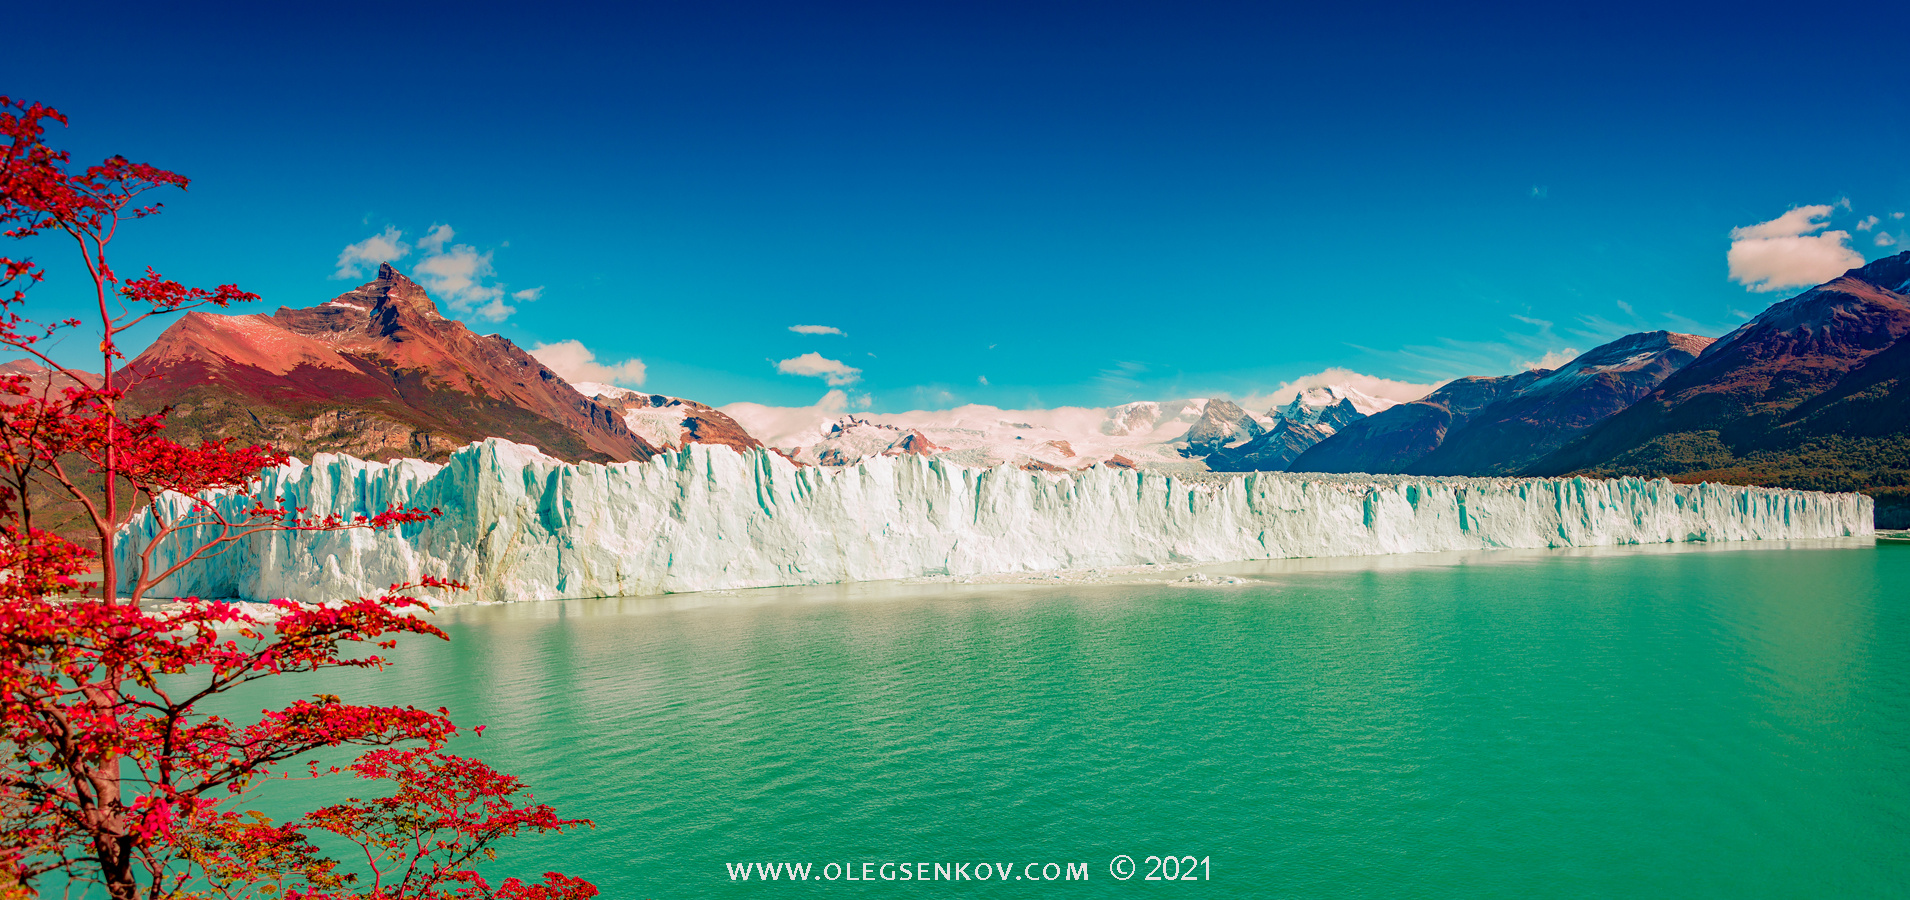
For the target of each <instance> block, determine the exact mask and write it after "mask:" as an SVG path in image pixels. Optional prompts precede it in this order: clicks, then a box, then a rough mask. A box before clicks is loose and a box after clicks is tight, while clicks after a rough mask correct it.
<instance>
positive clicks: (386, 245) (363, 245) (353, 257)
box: [332, 225, 411, 279]
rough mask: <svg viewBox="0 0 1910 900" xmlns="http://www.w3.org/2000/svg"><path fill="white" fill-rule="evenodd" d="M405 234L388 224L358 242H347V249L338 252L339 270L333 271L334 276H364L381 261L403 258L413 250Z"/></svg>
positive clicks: (342, 277)
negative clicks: (383, 228) (378, 231)
mask: <svg viewBox="0 0 1910 900" xmlns="http://www.w3.org/2000/svg"><path fill="white" fill-rule="evenodd" d="M404 236H405V233H404V232H402V231H399V230H398V229H396V228H393V227H392V226H390V225H386V226H385V230H384V231H383V232H381V233H379V234H374V235H372V236H371V237H368V238H365V239H364V240H362V241H359V242H358V243H356V244H346V245H345V249H343V250H341V251H339V253H338V271H337V272H334V273H332V277H333V278H337V279H346V278H363V277H365V276H366V275H367V274H368V272H367V270H369V269H371V268H372V267H375V266H377V265H378V264H379V263H388V262H391V261H392V260H394V259H403V258H404V257H405V254H407V253H410V252H411V247H410V246H409V245H407V244H406V243H405V242H404Z"/></svg>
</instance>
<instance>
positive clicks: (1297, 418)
mask: <svg viewBox="0 0 1910 900" xmlns="http://www.w3.org/2000/svg"><path fill="white" fill-rule="evenodd" d="M1396 405H1397V402H1396V401H1393V400H1386V399H1382V398H1379V397H1374V396H1371V395H1369V394H1366V393H1363V392H1361V391H1359V390H1358V389H1355V388H1352V387H1349V386H1346V385H1329V386H1325V387H1312V388H1307V389H1305V390H1302V391H1301V392H1300V393H1298V394H1296V395H1294V398H1293V400H1291V401H1290V402H1288V403H1287V404H1286V405H1284V406H1278V407H1275V408H1273V409H1271V410H1268V411H1267V415H1266V417H1265V419H1264V422H1265V424H1264V425H1261V427H1260V430H1259V433H1258V434H1255V435H1253V436H1252V437H1250V438H1248V439H1246V440H1243V441H1234V442H1227V443H1224V444H1222V445H1221V446H1218V447H1213V448H1212V449H1210V450H1209V451H1208V452H1207V454H1206V460H1205V461H1206V463H1207V467H1208V468H1210V469H1213V470H1214V471H1216V472H1283V471H1286V468H1287V466H1289V465H1292V464H1293V461H1294V460H1295V459H1298V458H1299V456H1300V454H1302V453H1305V452H1306V451H1307V449H1308V448H1310V447H1312V446H1313V445H1314V444H1317V443H1319V442H1321V441H1323V440H1326V439H1327V438H1330V437H1332V436H1333V435H1334V434H1335V433H1337V432H1338V431H1339V430H1340V429H1342V428H1345V427H1346V426H1348V425H1351V424H1353V423H1354V422H1357V421H1359V420H1360V419H1364V418H1366V417H1367V416H1370V415H1373V414H1374V413H1377V412H1382V411H1384V410H1386V409H1388V408H1390V407H1392V406H1396ZM1254 424H1256V425H1260V421H1256V422H1255V423H1254ZM1243 430H1246V429H1244V428H1243ZM1191 443H1192V442H1191V441H1190V445H1191Z"/></svg>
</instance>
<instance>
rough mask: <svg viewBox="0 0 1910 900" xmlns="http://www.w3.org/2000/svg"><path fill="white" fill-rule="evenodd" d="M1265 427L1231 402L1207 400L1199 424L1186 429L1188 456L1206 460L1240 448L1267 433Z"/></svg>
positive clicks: (1184, 451) (1185, 452)
mask: <svg viewBox="0 0 1910 900" xmlns="http://www.w3.org/2000/svg"><path fill="white" fill-rule="evenodd" d="M1266 430H1267V427H1266V426H1265V425H1264V424H1262V423H1261V422H1260V420H1258V419H1256V418H1254V417H1253V416H1252V415H1250V414H1248V412H1247V411H1246V410H1244V409H1241V408H1240V404H1238V403H1234V402H1233V401H1231V400H1218V399H1216V400H1209V401H1207V405H1206V406H1205V407H1203V408H1202V409H1201V412H1200V421H1198V422H1195V423H1194V427H1192V428H1189V429H1187V436H1186V437H1185V438H1184V440H1185V441H1186V442H1187V449H1185V450H1183V451H1181V452H1182V453H1183V454H1185V455H1187V456H1208V455H1211V454H1213V453H1214V452H1215V451H1218V450H1222V449H1225V448H1226V447H1228V446H1230V445H1237V444H1242V443H1245V442H1247V441H1250V440H1253V439H1254V438H1257V437H1259V436H1260V435H1262V434H1264V433H1266Z"/></svg>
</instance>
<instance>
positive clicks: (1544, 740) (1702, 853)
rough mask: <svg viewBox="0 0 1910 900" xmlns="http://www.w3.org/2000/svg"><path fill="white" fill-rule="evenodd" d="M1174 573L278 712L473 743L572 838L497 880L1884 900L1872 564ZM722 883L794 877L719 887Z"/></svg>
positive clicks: (1808, 552)
mask: <svg viewBox="0 0 1910 900" xmlns="http://www.w3.org/2000/svg"><path fill="white" fill-rule="evenodd" d="M1202 571H1205V572H1210V573H1230V574H1233V575H1237V576H1240V577H1243V578H1245V579H1248V581H1249V583H1247V584H1244V585H1238V586H1224V587H1208V586H1183V585H1169V584H1149V585H1133V584H1128V585H1100V586H1085V587H1084V586H1070V587H1024V586H995V587H960V588H958V587H945V586H921V585H895V584H883V585H861V586H845V587H831V588H809V589H799V590H798V589H780V590H766V591H751V592H741V593H738V594H735V595H732V596H705V595H682V596H678V597H673V598H662V599H649V600H642V599H636V600H601V601H573V602H556V603H526V604H509V605H500V606H485V607H467V608H460V609H454V610H449V611H446V612H444V613H441V614H440V619H441V620H442V621H441V624H443V625H444V626H445V627H446V630H448V631H449V632H450V633H451V635H452V637H453V640H452V641H451V642H450V643H449V644H444V643H441V642H430V643H425V642H417V643H410V644H406V645H405V646H403V647H401V648H400V650H399V651H397V653H396V659H397V663H396V665H394V666H393V667H392V668H390V669H388V670H387V671H385V672H384V673H382V674H361V673H345V674H342V675H337V676H330V675H328V676H325V677H324V678H322V679H319V678H306V679H303V680H287V682H288V683H284V684H281V685H280V686H279V687H278V690H279V692H280V696H284V697H289V696H293V695H304V694H310V693H314V692H317V691H321V690H323V691H332V692H337V693H340V694H343V695H345V696H346V697H347V698H348V699H351V700H355V701H361V702H370V701H381V702H411V703H416V704H418V705H430V706H436V705H440V704H442V705H445V706H448V707H450V708H451V710H452V712H453V714H454V715H455V717H456V718H457V719H458V721H459V722H460V723H462V724H465V725H474V724H479V723H485V724H488V726H489V727H488V729H487V730H486V732H485V735H484V737H483V738H481V739H472V740H466V741H464V742H462V743H460V744H459V745H458V747H457V749H459V750H461V751H465V752H469V753H472V754H474V755H481V756H483V757H484V758H485V759H487V760H489V761H491V762H492V763H494V764H495V765H497V766H499V767H500V768H503V769H505V770H507V771H512V772H515V773H517V774H520V775H522V776H523V777H524V778H525V779H526V780H527V781H529V782H530V784H531V785H532V787H533V788H534V789H535V791H536V793H537V795H538V797H539V799H542V800H545V801H548V802H551V803H553V804H555V805H556V806H557V807H558V809H559V811H560V812H561V813H565V814H569V815H577V816H587V817H589V818H592V819H595V820H596V822H597V827H596V828H595V830H592V831H586V832H581V833H577V834H573V835H569V836H565V837H562V838H559V839H538V840H532V841H522V842H519V843H516V844H513V845H510V846H509V847H507V848H506V850H505V852H504V854H503V857H502V858H501V860H500V865H499V870H500V871H505V872H514V873H536V872H541V871H543V870H544V869H547V868H560V869H562V870H563V871H567V872H570V873H572V874H577V875H583V876H586V877H588V878H590V879H592V880H594V881H595V882H596V883H597V884H598V885H599V886H600V887H602V888H604V895H605V896H606V897H609V898H641V897H655V898H664V897H710V896H714V897H761V898H780V897H798V896H830V895H858V896H916V895H921V896H957V895H960V896H968V895H985V896H1003V897H1117V896H1118V897H1125V896H1168V895H1174V896H1224V897H1274V896H1279V897H1380V896H1383V897H1454V898H1457V897H1480V896H1612V897H1639V896H1647V897H1649V896H1662V897H1704V896H1715V897H1747V896H1764V897H1809V896H1825V897H1844V896H1871V897H1876V896H1904V895H1905V894H1906V891H1907V890H1910V888H1907V885H1910V547H1895V546H1881V547H1878V546H1872V545H1871V544H1870V542H1869V541H1846V542H1802V543H1796V544H1789V545H1783V546H1774V545H1768V544H1764V545H1760V544H1746V545H1724V546H1715V547H1707V546H1699V547H1690V548H1652V549H1634V550H1616V551H1565V552H1544V553H1499V554H1493V553H1482V554H1470V555H1465V556H1420V557H1394V558H1384V559H1370V560H1332V561H1319V562H1298V563H1284V564H1283V563H1274V564H1261V565H1253V566H1233V567H1208V568H1206V569H1203V570H1202ZM1174 574H1175V575H1178V574H1180V573H1174ZM1164 577H1167V576H1164ZM271 699H273V698H268V697H262V696H258V695H253V696H248V697H246V698H245V703H246V705H247V706H248V707H249V708H251V709H257V708H259V702H258V701H262V700H263V701H269V700H271ZM275 790H276V791H277V793H275V794H273V795H270V796H269V797H268V798H267V799H268V801H270V802H271V804H273V805H286V806H289V805H291V804H294V803H308V804H309V801H310V800H312V799H313V798H311V797H307V796H299V794H300V793H301V792H306V791H309V790H311V787H310V786H308V785H294V786H290V787H282V788H276V789H275ZM1122 854H1125V855H1127V856H1129V857H1132V858H1133V860H1135V861H1136V866H1137V867H1138V871H1137V872H1136V873H1135V875H1134V877H1132V879H1131V880H1127V881H1121V880H1117V879H1116V878H1115V877H1113V875H1112V874H1111V865H1112V864H1113V861H1114V858H1115V857H1116V856H1118V855H1122ZM1149 856H1157V857H1168V856H1172V857H1175V858H1176V859H1177V860H1182V861H1181V862H1180V863H1179V864H1178V865H1177V866H1176V867H1177V868H1179V869H1181V871H1182V873H1183V874H1188V873H1189V872H1195V870H1196V869H1197V873H1196V877H1202V876H1204V880H1198V881H1178V882H1172V883H1168V882H1162V881H1149V880H1147V878H1146V876H1147V875H1149V874H1150V873H1157V872H1165V871H1167V869H1166V864H1165V863H1153V862H1148V861H1147V857H1149ZM1185 857H1193V858H1194V859H1193V860H1192V861H1186V860H1184V858H1185ZM1203 860H1204V861H1205V862H1204V864H1203V863H1202V861H1203ZM756 862H761V863H783V862H788V863H798V864H801V863H808V864H811V865H812V866H813V869H812V871H811V875H810V878H809V880H808V881H806V882H801V881H799V882H797V883H795V884H791V883H788V882H787V881H786V880H780V879H779V880H778V881H776V882H774V883H770V884H763V883H760V882H759V880H758V879H759V877H760V876H759V875H757V874H755V873H754V872H752V876H751V878H750V880H749V881H748V882H740V881H734V880H732V878H731V875H730V870H729V868H728V865H727V864H731V863H738V864H741V863H756ZM830 863H835V864H838V869H837V870H836V871H837V872H838V873H839V876H838V877H837V878H836V879H834V880H828V879H825V877H824V872H825V866H826V864H830ZM864 863H872V864H874V865H873V866H872V867H871V868H869V869H868V870H867V871H868V872H870V873H871V880H868V881H862V880H855V881H851V880H848V879H847V878H846V877H841V876H840V872H841V871H842V869H841V868H840V866H841V864H847V866H848V868H847V872H848V873H849V874H851V875H854V876H855V877H857V878H860V877H861V874H862V872H863V871H864V869H863V864H864ZM883 863H901V864H908V865H909V868H910V871H911V872H912V873H913V872H922V873H926V874H927V875H929V876H930V877H933V875H934V874H935V869H934V864H936V863H943V864H945V865H946V866H947V868H948V871H949V873H950V877H953V874H954V872H955V871H957V870H956V869H955V868H954V864H958V863H960V864H966V868H965V869H964V870H963V871H965V872H966V873H967V874H968V876H969V880H964V881H948V882H935V881H930V882H927V883H923V882H917V881H907V882H905V881H901V880H895V881H885V880H883V879H882V878H881V875H882V873H883V872H884V871H885V870H883V869H882V868H881V864H883ZM916 863H924V864H927V867H926V868H921V869H917V868H915V864H916ZM1030 863H1032V864H1034V867H1033V868H1032V869H1031V868H1029V867H1028V864H1030ZM1048 863H1055V864H1058V865H1057V866H1056V867H1055V869H1050V870H1048V871H1063V872H1065V871H1066V870H1065V869H1062V868H1061V866H1064V865H1068V864H1084V870H1085V872H1086V874H1087V876H1088V877H1087V879H1086V880H1085V881H1081V880H1075V881H1068V880H1065V876H1064V877H1063V878H1062V879H1061V880H1055V881H1045V880H1041V878H1040V877H1039V876H1040V875H1041V874H1042V872H1043V866H1044V865H1046V864H1048ZM999 864H1010V865H1012V867H1013V868H1012V869H1011V870H1010V874H1009V875H1008V877H1007V879H1006V880H1005V881H1004V880H1002V878H1001V877H1000V875H999V874H998V873H999V871H1000V870H999V869H997V868H995V867H996V866H997V865H999ZM982 866H986V867H987V868H988V870H989V872H990V873H991V878H990V880H988V881H980V880H976V873H977V872H978V871H979V869H980V868H981V867H982ZM886 871H887V872H888V873H889V874H891V875H896V876H897V877H898V879H899V873H900V872H901V869H900V868H899V867H890V868H889V869H887V870H886ZM1016 875H1022V876H1023V877H1022V878H1021V879H1019V880H1017V879H1016V878H1015V876H1016ZM787 877H788V876H787V875H784V876H783V878H784V879H786V878H787Z"/></svg>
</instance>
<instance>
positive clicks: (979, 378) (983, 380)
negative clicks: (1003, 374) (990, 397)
mask: <svg viewBox="0 0 1910 900" xmlns="http://www.w3.org/2000/svg"><path fill="white" fill-rule="evenodd" d="M975 380H976V381H979V382H981V384H982V387H987V386H988V376H986V375H977V376H975Z"/></svg>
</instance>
